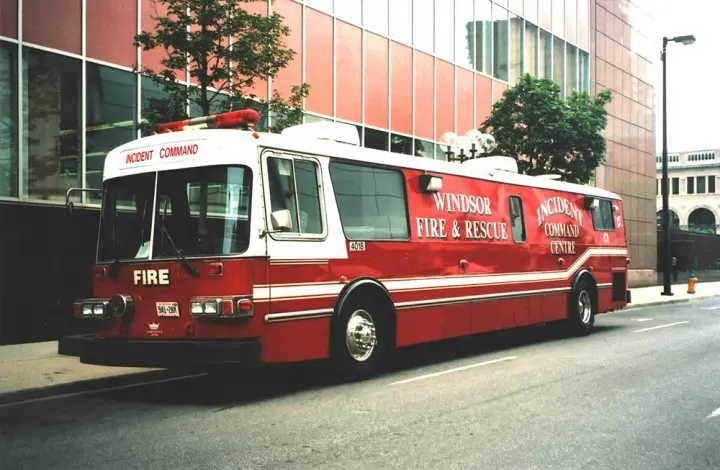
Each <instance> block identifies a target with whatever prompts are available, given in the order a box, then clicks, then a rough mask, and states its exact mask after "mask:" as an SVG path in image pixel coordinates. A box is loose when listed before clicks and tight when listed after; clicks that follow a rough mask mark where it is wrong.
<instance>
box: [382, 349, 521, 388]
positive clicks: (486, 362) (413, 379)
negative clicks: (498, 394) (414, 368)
mask: <svg viewBox="0 0 720 470" xmlns="http://www.w3.org/2000/svg"><path fill="white" fill-rule="evenodd" d="M513 359H517V356H507V357H501V358H500V359H493V360H492V361H485V362H478V363H475V364H470V365H467V366H462V367H456V368H454V369H448V370H444V371H442V372H435V373H433V374H426V375H420V376H418V377H413V378H412V379H405V380H400V381H398V382H393V383H391V384H390V385H400V384H406V383H410V382H417V381H418V380H425V379H430V378H432V377H437V376H439V375H445V374H451V373H453V372H460V371H463V370H468V369H474V368H475V367H482V366H488V365H490V364H497V363H498V362H505V361H512V360H513Z"/></svg>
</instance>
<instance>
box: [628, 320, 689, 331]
mask: <svg viewBox="0 0 720 470" xmlns="http://www.w3.org/2000/svg"><path fill="white" fill-rule="evenodd" d="M685 323H690V322H689V321H677V322H675V323H668V324H667V325H658V326H651V327H650V328H643V329H642V330H635V331H633V333H642V332H643V331H650V330H657V329H660V328H667V327H669V326H675V325H684V324H685Z"/></svg>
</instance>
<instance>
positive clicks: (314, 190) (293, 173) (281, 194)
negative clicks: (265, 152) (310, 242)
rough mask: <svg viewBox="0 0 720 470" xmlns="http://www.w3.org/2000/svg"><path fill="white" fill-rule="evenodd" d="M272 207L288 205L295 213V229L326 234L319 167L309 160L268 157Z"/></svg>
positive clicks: (293, 216)
mask: <svg viewBox="0 0 720 470" xmlns="http://www.w3.org/2000/svg"><path fill="white" fill-rule="evenodd" d="M267 167H268V180H269V183H270V207H271V210H272V211H277V210H282V209H287V210H289V211H290V215H291V217H292V233H299V234H315V235H317V234H322V233H323V222H322V213H321V210H320V186H319V182H318V167H317V165H316V164H315V163H313V162H311V161H307V160H299V159H295V160H294V159H290V158H276V157H270V158H268V159H267Z"/></svg>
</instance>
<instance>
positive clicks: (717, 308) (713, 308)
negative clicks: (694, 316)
mask: <svg viewBox="0 0 720 470" xmlns="http://www.w3.org/2000/svg"><path fill="white" fill-rule="evenodd" d="M719 309H720V305H716V306H715V307H702V308H700V310H719Z"/></svg>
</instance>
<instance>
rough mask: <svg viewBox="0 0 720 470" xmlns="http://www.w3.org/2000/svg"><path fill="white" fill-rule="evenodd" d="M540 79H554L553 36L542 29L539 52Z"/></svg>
mask: <svg viewBox="0 0 720 470" xmlns="http://www.w3.org/2000/svg"><path fill="white" fill-rule="evenodd" d="M538 77H539V78H552V34H550V33H549V32H548V31H545V30H542V29H541V30H540V50H539V52H538Z"/></svg>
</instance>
